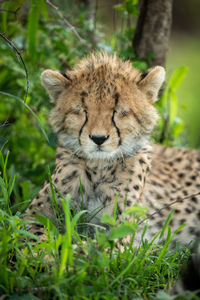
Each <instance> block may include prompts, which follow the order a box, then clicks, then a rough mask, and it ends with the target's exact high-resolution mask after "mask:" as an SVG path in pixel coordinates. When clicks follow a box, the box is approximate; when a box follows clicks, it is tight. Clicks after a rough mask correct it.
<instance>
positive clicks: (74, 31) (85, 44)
mask: <svg viewBox="0 0 200 300" xmlns="http://www.w3.org/2000/svg"><path fill="white" fill-rule="evenodd" d="M46 3H47V4H48V5H49V6H51V7H52V8H53V9H55V10H56V12H57V15H58V16H59V17H60V18H61V19H62V20H63V22H64V23H65V24H66V25H67V26H68V27H69V29H70V30H71V32H73V34H74V35H75V36H76V37H77V38H78V39H79V41H80V42H81V43H82V44H83V45H84V46H88V44H87V43H86V41H85V40H84V39H82V37H81V36H80V35H79V33H78V32H77V31H76V29H75V27H74V26H73V25H72V24H70V23H69V21H68V20H67V19H66V18H65V17H64V16H63V15H62V13H61V12H60V10H59V8H58V7H57V6H56V5H54V4H53V3H52V2H50V1H49V0H46Z"/></svg>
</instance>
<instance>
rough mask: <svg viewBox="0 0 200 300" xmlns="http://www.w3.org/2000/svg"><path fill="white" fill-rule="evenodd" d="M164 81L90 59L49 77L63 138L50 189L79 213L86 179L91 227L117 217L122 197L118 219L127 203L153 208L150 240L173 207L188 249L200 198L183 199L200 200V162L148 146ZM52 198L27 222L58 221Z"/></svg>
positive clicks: (158, 71) (53, 118)
mask: <svg viewBox="0 0 200 300" xmlns="http://www.w3.org/2000/svg"><path fill="white" fill-rule="evenodd" d="M164 76H165V72H164V69H163V68H162V67H155V68H152V69H150V70H148V71H147V72H143V73H141V72H140V71H138V70H136V69H134V68H133V67H132V65H131V63H130V62H123V61H122V60H120V59H119V58H117V57H116V56H109V55H106V54H92V55H90V56H89V57H87V58H86V59H83V60H82V61H81V62H80V63H79V64H78V65H77V67H75V69H74V70H70V71H68V72H67V74H65V73H64V74H61V73H60V72H57V71H52V70H46V71H44V72H43V73H42V76H41V79H42V83H43V85H44V87H45V88H46V90H47V91H48V93H49V95H50V98H51V100H52V102H53V103H54V108H53V109H52V111H51V114H50V122H51V125H52V128H53V130H54V132H55V133H56V135H57V137H58V148H57V153H56V168H55V171H54V174H53V176H52V181H53V183H54V185H55V186H56V187H57V189H58V190H59V192H60V193H61V194H62V195H63V196H65V195H66V194H67V193H70V194H71V197H72V203H73V205H74V206H75V207H76V208H77V209H80V208H81V202H82V199H81V192H80V179H81V182H82V190H83V194H84V199H83V203H82V204H83V206H84V208H85V209H87V210H88V211H89V213H92V212H94V211H96V212H97V213H96V215H95V217H93V219H92V220H90V221H91V222H95V223H99V221H100V218H101V216H102V215H103V214H105V213H108V214H110V215H111V214H112V213H113V205H114V199H115V196H116V195H118V196H119V200H118V215H119V214H121V213H122V212H123V210H124V205H125V204H124V199H125V197H126V205H127V206H128V207H130V206H132V205H133V204H135V203H139V204H141V205H142V206H148V208H149V211H148V214H149V232H148V233H147V236H148V237H150V238H151V237H152V235H154V234H155V233H156V232H157V231H158V230H159V229H160V228H161V227H162V226H163V224H164V221H165V220H166V217H167V215H168V214H169V212H170V210H171V208H172V207H173V208H175V214H174V218H173V219H172V221H171V222H172V223H171V225H172V227H174V228H177V227H178V226H179V225H180V224H182V223H186V224H187V226H186V228H185V229H184V230H183V231H182V232H181V233H180V234H179V239H180V241H182V242H185V243H187V242H189V241H190V240H191V239H194V238H195V237H196V236H199V234H200V233H199V223H200V203H199V202H200V198H199V196H193V197H189V198H185V197H186V196H188V195H190V194H196V193H198V192H199V187H200V177H199V173H200V172H199V170H200V154H199V152H197V151H195V150H180V149H177V148H163V147H161V146H154V147H153V151H152V147H151V145H150V142H149V139H150V135H151V132H152V130H153V128H154V126H155V124H156V121H157V119H158V115H157V112H156V109H155V107H154V106H153V103H154V102H155V101H156V100H157V95H158V92H159V89H160V87H161V85H162V83H163V80H164ZM151 152H152V154H151ZM151 157H152V158H153V160H152V167H151ZM145 182H146V184H145ZM50 196H51V191H50V187H49V184H45V185H44V187H43V188H42V190H41V191H40V193H39V194H38V196H37V197H36V198H35V199H34V200H33V201H32V203H31V205H30V207H29V208H28V210H27V214H36V213H38V211H39V213H40V214H41V213H44V214H45V215H47V216H48V217H50V218H55V216H54V214H53V211H52V209H51V201H50ZM174 200H178V202H177V203H174V204H173V202H174ZM155 213H156V214H155ZM152 214H154V215H152ZM30 230H32V232H34V233H35V234H38V235H40V236H41V239H43V238H44V235H43V228H41V227H40V226H39V227H38V225H34V224H33V225H32V226H31V229H30ZM139 240H140V238H139Z"/></svg>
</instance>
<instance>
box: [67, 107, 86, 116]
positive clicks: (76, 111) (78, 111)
mask: <svg viewBox="0 0 200 300" xmlns="http://www.w3.org/2000/svg"><path fill="white" fill-rule="evenodd" d="M70 112H71V113H72V114H74V115H80V114H81V113H82V112H83V109H82V107H80V106H76V107H72V108H71V111H70Z"/></svg>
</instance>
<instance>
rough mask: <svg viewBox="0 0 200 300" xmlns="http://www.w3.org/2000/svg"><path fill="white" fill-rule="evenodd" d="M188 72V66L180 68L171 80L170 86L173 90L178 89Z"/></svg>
mask: <svg viewBox="0 0 200 300" xmlns="http://www.w3.org/2000/svg"><path fill="white" fill-rule="evenodd" d="M187 72H188V68H187V67H186V66H183V67H180V68H178V69H177V70H176V71H175V72H174V73H173V74H172V77H171V79H170V81H169V87H170V88H171V89H173V90H176V89H177V88H178V87H179V85H180V84H181V82H182V81H183V79H184V78H185V75H186V74H187Z"/></svg>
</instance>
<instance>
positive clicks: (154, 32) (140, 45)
mask: <svg viewBox="0 0 200 300" xmlns="http://www.w3.org/2000/svg"><path fill="white" fill-rule="evenodd" d="M172 2H173V0H142V2H141V8H140V15H139V18H138V22H137V26H136V32H135V36H134V39H133V46H134V49H135V53H136V55H137V58H139V59H142V60H145V61H147V62H148V64H149V66H154V65H161V66H165V61H166V53H167V50H168V40H169V36H170V31H171V23H172Z"/></svg>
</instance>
